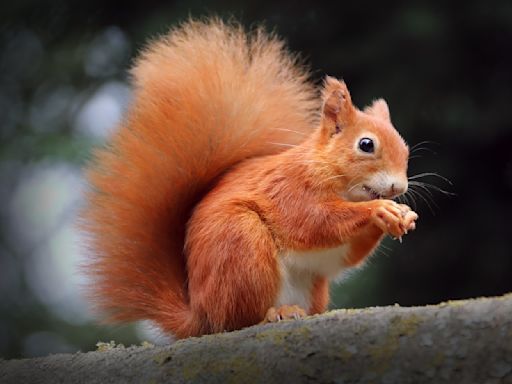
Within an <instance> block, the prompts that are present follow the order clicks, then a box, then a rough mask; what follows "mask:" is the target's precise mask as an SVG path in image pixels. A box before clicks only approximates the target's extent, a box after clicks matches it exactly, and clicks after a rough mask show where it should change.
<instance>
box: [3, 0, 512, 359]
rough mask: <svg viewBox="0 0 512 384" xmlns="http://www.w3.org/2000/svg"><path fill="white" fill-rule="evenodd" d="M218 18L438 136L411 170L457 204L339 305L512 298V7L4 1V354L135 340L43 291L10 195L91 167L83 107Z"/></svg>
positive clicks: (341, 294)
mask: <svg viewBox="0 0 512 384" xmlns="http://www.w3.org/2000/svg"><path fill="white" fill-rule="evenodd" d="M211 14H215V15H221V16H222V17H225V18H229V17H231V16H234V17H235V18H236V19H239V20H241V21H242V23H243V24H245V25H247V26H251V25H254V24H255V23H264V24H265V25H266V26H267V27H268V28H269V29H274V30H276V32H278V34H279V35H281V36H283V37H285V38H286V39H287V41H288V42H289V46H290V48H291V49H292V50H293V51H297V52H301V54H302V55H303V56H304V57H305V58H306V59H307V61H308V62H309V63H310V65H311V67H312V69H313V77H314V79H315V80H316V81H320V80H321V78H322V77H323V76H324V75H325V74H331V75H333V76H338V77H343V78H344V79H345V80H346V81H347V83H348V84H349V87H350V89H351V91H352V97H353V99H354V101H355V103H356V104H357V105H359V106H363V105H365V104H368V103H370V102H371V100H372V99H373V98H376V97H384V98H385V99H386V100H387V101H388V103H389V105H390V108H391V114H392V118H393V120H394V123H395V126H396V127H397V128H398V130H399V131H400V132H401V133H402V135H403V136H404V137H405V139H406V140H407V141H408V142H409V143H410V144H411V146H412V145H414V144H415V143H419V142H422V141H428V142H429V143H426V144H424V145H423V148H427V149H422V150H419V151H417V153H416V154H417V155H421V156H422V157H420V158H414V159H412V160H411V163H410V174H411V175H413V174H417V173H421V172H437V173H440V174H441V175H443V176H444V177H447V178H448V179H450V180H451V181H452V182H453V186H450V185H448V184H446V183H445V182H444V181H443V180H441V179H436V178H431V179H425V181H429V182H431V183H433V184H435V185H438V186H439V187H441V188H443V189H448V190H449V191H451V192H454V193H456V196H455V197H447V196H444V195H443V194H440V193H436V192H434V196H433V199H434V203H430V205H433V206H432V211H433V212H431V210H430V209H429V208H428V206H427V204H426V203H425V202H424V201H422V200H421V199H418V202H417V203H418V211H419V213H420V216H421V218H420V221H419V223H418V230H417V231H416V232H415V233H413V234H410V235H408V236H407V238H406V239H404V243H403V244H399V243H397V242H393V241H390V240H389V241H386V242H385V246H386V248H383V249H382V250H383V252H384V253H385V254H378V255H376V256H375V257H373V258H372V259H371V260H370V262H369V263H368V265H367V266H366V267H365V268H364V270H363V271H360V272H358V273H356V274H354V275H353V276H350V277H349V278H347V279H346V280H345V281H344V282H342V283H341V284H340V285H337V286H335V287H334V290H333V307H340V306H343V307H347V306H348V307H361V306H369V305H384V304H392V303H395V302H397V303H400V304H402V305H421V304H426V303H435V302H439V301H442V300H447V299H456V298H467V297H474V296H487V295H498V294H502V293H505V292H508V291H512V252H511V246H510V243H508V241H509V240H510V239H511V235H512V231H511V226H510V223H509V221H508V219H509V218H510V214H511V213H512V204H511V196H512V150H511V146H512V129H511V124H512V108H511V107H510V103H511V100H512V53H511V52H512V50H511V47H512V2H510V1H507V0H502V1H492V2H482V1H476V0H468V1H466V2H463V3H459V2H427V1H409V2H399V1H389V2H363V3H360V2H341V1H340V2H327V1H326V2H292V1H285V2H267V3H265V2H261V1H252V0H246V1H220V0H219V1H211V2H204V1H186V2H185V1H166V2H153V1H146V2H133V1H126V2H122V3H119V2H114V1H98V0H90V1H87V2H66V1H49V0H41V1H17V2H3V3H2V5H0V138H1V141H0V161H1V163H0V197H1V198H2V202H3V204H2V207H1V211H0V214H1V218H2V222H1V225H2V226H1V229H0V257H1V259H0V278H1V280H0V288H1V289H2V295H1V299H0V356H2V357H7V358H9V357H20V356H31V355H38V354H45V353H48V352H58V351H73V350H77V349H82V350H89V349H92V348H94V344H95V343H96V342H97V341H98V340H104V341H105V340H110V339H116V341H118V342H123V343H126V344H130V343H134V342H137V341H138V336H137V334H136V332H135V330H134V328H133V327H123V328H106V327H102V326H99V325H94V324H93V323H92V322H91V321H90V320H83V321H77V322H73V321H70V320H69V319H68V318H63V317H62V316H60V315H59V314H58V313H56V312H55V311H53V310H52V309H51V308H50V307H48V306H47V305H46V304H45V302H44V300H42V299H41V297H43V296H42V295H44V292H43V293H42V294H41V292H39V294H38V290H37V289H34V286H33V284H32V283H31V282H30V278H31V277H30V276H31V272H30V265H31V263H32V261H31V260H32V259H31V257H33V255H32V253H31V252H33V249H32V250H27V249H24V248H23V247H18V246H17V244H18V243H23V242H24V237H23V236H21V237H20V236H18V237H17V238H15V239H14V240H13V235H12V231H11V229H12V227H13V225H14V224H13V218H16V217H17V213H16V212H17V211H16V210H15V209H13V208H12V207H13V206H15V205H13V204H14V203H13V201H15V199H16V194H17V193H18V192H17V191H18V186H19V185H20V183H22V176H23V175H24V174H25V173H24V172H25V171H24V170H26V169H27V167H29V168H30V167H33V166H34V165H38V164H54V163H57V164H59V163H66V164H71V165H72V166H73V167H76V169H79V167H81V166H83V164H85V162H86V161H87V159H88V157H89V153H90V151H91V148H92V147H93V146H94V145H95V144H98V143H100V142H101V138H99V137H98V136H94V135H90V134H87V131H84V130H81V129H79V128H77V127H80V116H81V115H80V113H81V111H83V110H84V108H85V107H86V106H87V102H88V101H89V100H91V98H92V97H93V96H94V95H96V94H97V92H99V90H101V89H103V88H102V86H104V85H105V84H114V86H115V87H117V88H115V89H116V90H119V89H121V90H122V87H120V85H119V84H123V83H126V82H127V81H128V76H127V69H128V68H129V66H130V62H131V60H132V58H133V57H134V56H135V55H136V53H137V52H138V51H139V49H140V48H141V46H143V44H144V43H145V42H146V41H147V40H148V39H150V38H152V37H154V36H157V35H159V34H162V33H165V31H166V30H167V29H168V28H169V27H170V26H172V25H175V24H176V23H177V22H180V21H183V20H185V19H186V18H188V17H189V16H193V17H200V16H206V15H211ZM115 92H117V91H115ZM115 92H114V93H115ZM119 92H121V91H119ZM120 97H121V96H120ZM121 98H122V97H121ZM77 121H78V122H77ZM84 132H85V133H84ZM13 199H14V200H13ZM29 230H30V229H29V227H27V229H25V231H29ZM18 233H21V234H22V235H23V234H25V235H26V236H27V238H28V237H30V236H29V235H30V233H27V232H23V231H21V232H20V231H18ZM68 257H69V258H73V257H74V256H73V255H72V254H69V255H68ZM62 289H63V290H66V289H68V287H65V286H63V287H62Z"/></svg>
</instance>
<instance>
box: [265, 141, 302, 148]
mask: <svg viewBox="0 0 512 384" xmlns="http://www.w3.org/2000/svg"><path fill="white" fill-rule="evenodd" d="M267 143H268V144H273V145H281V146H283V147H292V148H295V147H298V146H299V145H297V144H286V143H275V142H272V141H267Z"/></svg>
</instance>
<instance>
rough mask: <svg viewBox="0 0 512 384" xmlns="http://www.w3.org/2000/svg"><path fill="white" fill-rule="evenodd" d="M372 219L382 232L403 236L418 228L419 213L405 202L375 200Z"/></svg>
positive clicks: (397, 236) (396, 236)
mask: <svg viewBox="0 0 512 384" xmlns="http://www.w3.org/2000/svg"><path fill="white" fill-rule="evenodd" d="M372 205H373V207H372V208H371V210H372V214H371V220H372V222H373V224H375V225H376V226H377V227H379V228H380V229H381V230H382V232H384V233H385V234H388V235H390V236H392V237H395V238H399V239H400V238H401V237H402V236H403V235H405V234H407V232H409V231H412V230H414V229H415V228H416V220H417V219H418V214H417V213H416V212H414V211H413V210H411V208H410V207H409V206H407V205H405V204H398V203H396V202H394V201H392V200H373V201H372Z"/></svg>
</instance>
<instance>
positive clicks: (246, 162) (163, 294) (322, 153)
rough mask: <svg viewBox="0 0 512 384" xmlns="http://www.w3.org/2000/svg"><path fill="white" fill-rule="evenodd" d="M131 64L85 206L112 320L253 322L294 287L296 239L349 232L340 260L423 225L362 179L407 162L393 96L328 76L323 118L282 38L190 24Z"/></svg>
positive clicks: (179, 330)
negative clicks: (363, 92) (290, 279)
mask: <svg viewBox="0 0 512 384" xmlns="http://www.w3.org/2000/svg"><path fill="white" fill-rule="evenodd" d="M133 75H134V79H135V95H134V101H133V103H132V105H131V108H130V110H129V113H128V115H127V116H126V119H125V121H124V123H123V124H122V126H121V127H120V129H119V131H118V132H117V134H116V135H115V137H114V138H113V139H112V141H111V143H110V145H109V146H108V147H107V148H105V149H103V150H101V151H99V152H98V153H97V155H96V163H95V165H94V166H93V167H91V168H90V170H89V180H90V183H91V186H92V190H91V192H90V193H89V196H88V200H89V205H88V208H87V210H86V212H85V213H84V218H85V222H86V229H87V231H88V233H89V234H90V237H91V248H92V250H93V252H94V257H93V259H92V261H91V263H90V264H89V266H88V274H89V276H91V278H92V279H93V281H94V283H93V284H91V295H92V297H93V300H94V302H95V303H96V304H97V305H98V307H99V309H100V310H102V311H104V312H106V313H107V314H108V317H109V318H110V319H111V320H114V321H130V320H138V319H149V320H152V321H154V322H156V323H157V324H158V325H160V326H161V328H162V329H163V330H165V331H167V332H170V333H173V334H174V335H176V336H177V337H187V336H190V335H200V334H204V333H212V332H219V331H223V330H233V329H239V328H241V327H244V326H249V325H252V324H256V323H258V322H259V321H261V320H262V319H263V318H264V316H265V313H266V311H267V310H268V309H269V308H270V307H271V306H273V305H274V303H275V301H276V299H277V296H278V292H279V291H280V289H282V288H283V281H282V270H281V269H280V268H282V267H281V265H280V258H281V257H282V254H283V253H284V252H287V251H311V250H321V249H327V248H333V247H337V246H340V245H343V244H347V245H348V246H349V251H348V253H347V255H345V257H344V258H342V257H340V260H339V266H340V269H342V268H344V267H350V266H354V265H357V264H359V263H360V262H361V261H362V260H363V259H364V258H365V257H366V256H367V255H368V254H369V253H370V252H371V251H372V250H373V249H374V248H375V247H376V246H377V244H378V242H379V241H380V239H381V238H382V235H383V234H384V233H393V234H394V235H396V234H397V232H399V231H400V230H403V232H404V233H405V232H406V231H407V229H410V228H412V225H411V223H412V222H413V221H414V217H413V215H412V214H409V216H407V220H408V221H407V223H405V221H403V220H406V219H403V220H402V219H401V218H400V217H399V216H400V215H398V216H396V217H395V216H392V215H393V214H395V215H396V210H395V206H393V205H392V203H391V202H390V201H388V200H371V199H369V198H368V199H362V200H361V198H360V197H361V196H364V193H365V190H364V189H361V188H362V187H357V183H362V182H366V178H367V176H368V175H374V174H375V172H377V171H380V170H386V171H389V172H391V173H392V174H393V175H398V176H396V177H402V176H403V175H405V172H406V169H407V157H408V150H407V147H406V145H405V143H404V142H403V140H402V139H401V138H400V136H399V135H398V134H397V133H396V131H395V130H394V128H393V127H392V125H391V122H390V121H389V111H387V105H385V102H384V101H382V100H381V101H378V102H376V104H374V106H373V107H370V108H369V109H368V110H366V111H365V112H361V111H359V110H357V109H356V108H355V107H354V106H353V105H352V102H351V100H350V94H349V93H348V90H347V89H346V86H345V85H344V83H342V82H339V81H338V80H336V79H333V78H328V79H327V80H326V83H325V86H324V90H323V97H322V101H323V109H322V110H321V112H322V113H321V119H320V122H319V127H318V128H317V129H314V127H315V125H318V123H317V120H318V119H317V117H316V114H315V110H316V109H317V108H318V107H319V106H320V105H319V104H320V103H319V100H317V98H316V97H315V90H314V88H313V87H312V86H311V85H310V84H309V83H308V81H307V73H306V72H305V71H304V70H303V69H302V68H300V67H299V66H298V65H297V64H296V63H295V60H294V59H293V58H292V57H291V56H290V55H289V54H288V53H287V52H286V51H285V50H284V49H283V44H282V43H281V42H280V41H279V40H276V39H275V38H273V37H269V36H268V35H266V34H264V33H263V32H262V31H257V32H255V33H253V34H251V35H246V34H245V33H244V32H243V31H242V30H241V28H240V27H238V26H227V25H225V24H223V23H222V22H219V21H210V22H206V23H201V22H188V23H186V24H185V25H183V26H181V27H180V28H178V29H175V30H173V31H171V33H170V34H169V35H167V36H165V37H163V38H162V39H160V40H157V41H156V42H154V43H152V44H151V45H150V46H149V47H148V49H146V50H145V51H144V52H143V54H142V56H141V58H139V60H138V61H137V63H136V65H135V67H134V69H133ZM382 103H384V104H382ZM384 107H385V108H384ZM386 111H387V115H386ZM361 132H369V133H371V134H372V135H373V136H374V137H375V138H376V141H378V144H379V145H378V146H377V149H376V154H375V158H374V159H372V161H369V158H367V156H366V157H365V155H364V156H363V155H361V154H358V153H357V151H356V152H354V148H353V145H354V142H355V141H357V139H358V135H360V134H361ZM288 147H291V148H288ZM368 177H369V176H368ZM360 180H362V182H361V181H360ZM397 180H398V179H397ZM370 181H371V180H370ZM371 182H372V183H373V181H371ZM354 183H356V184H354ZM354 185H356V187H357V188H358V189H357V191H358V193H359V195H357V196H359V197H357V198H354V199H352V197H351V196H352V194H353V192H352V190H351V189H350V188H352V189H353V188H354ZM379 185H380V184H379ZM383 194H384V192H383ZM366 200H368V201H366ZM404 217H405V216H404ZM395 219H396V220H398V221H399V222H398V223H394V221H393V220H395ZM383 220H384V222H385V220H388V221H387V223H388V224H387V225H388V227H386V226H384V227H383V226H382V222H383ZM401 220H402V221H401ZM389 223H391V227H389ZM388 228H392V229H390V231H392V232H388ZM399 234H400V235H401V234H402V232H399ZM313 269H314V268H313ZM307 272H308V273H309V271H307ZM311 274H312V276H314V283H313V285H312V287H313V288H312V290H311V292H310V296H311V297H310V299H311V300H310V303H311V305H310V308H306V309H308V310H309V313H319V312H322V311H324V310H325V308H326V306H327V302H328V287H327V284H328V283H327V281H328V280H327V277H326V276H323V275H321V274H319V273H317V271H314V270H312V271H311ZM289 304H294V303H289Z"/></svg>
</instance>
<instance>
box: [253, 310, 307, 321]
mask: <svg viewBox="0 0 512 384" xmlns="http://www.w3.org/2000/svg"><path fill="white" fill-rule="evenodd" d="M307 315H308V314H307V313H306V311H305V310H304V309H302V308H301V307H299V306H298V305H283V306H281V307H279V308H275V307H270V308H269V309H268V311H267V314H266V315H265V318H264V319H263V321H262V322H261V324H267V323H277V322H279V321H281V320H298V319H302V318H304V317H306V316H307Z"/></svg>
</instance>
